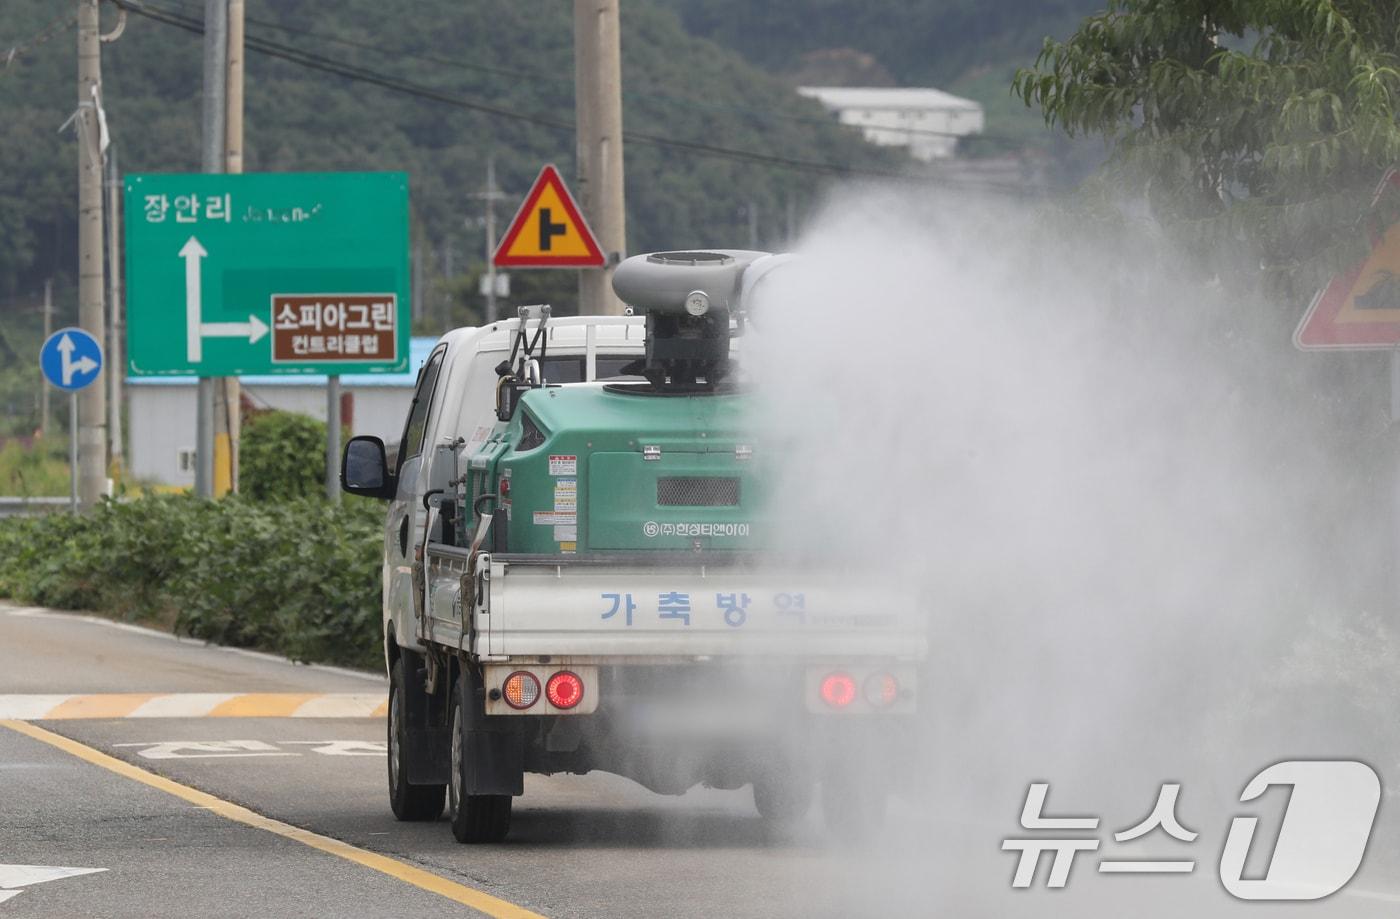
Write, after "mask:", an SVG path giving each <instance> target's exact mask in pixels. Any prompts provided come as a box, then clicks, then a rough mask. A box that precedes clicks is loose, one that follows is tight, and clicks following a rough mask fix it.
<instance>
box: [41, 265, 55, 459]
mask: <svg viewBox="0 0 1400 919" xmlns="http://www.w3.org/2000/svg"><path fill="white" fill-rule="evenodd" d="M52 334H53V278H49V279H47V280H46V281H44V341H48V340H49V336H50V335H52ZM39 436H40V437H43V438H47V437H48V436H49V381H48V380H47V379H45V378H44V375H43V373H40V374H39Z"/></svg>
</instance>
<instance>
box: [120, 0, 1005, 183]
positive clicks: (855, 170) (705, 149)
mask: <svg viewBox="0 0 1400 919" xmlns="http://www.w3.org/2000/svg"><path fill="white" fill-rule="evenodd" d="M111 2H113V3H114V4H116V5H117V6H118V7H120V8H122V9H125V10H129V11H130V12H133V13H136V14H137V15H140V16H144V17H146V18H148V19H152V20H154V21H156V22H160V23H163V24H165V25H169V26H173V27H175V28H179V29H182V30H184V31H187V32H190V33H193V34H203V31H204V23H203V22H202V21H201V20H197V19H194V18H192V17H188V16H184V15H182V14H180V13H177V12H173V11H169V10H161V9H158V8H156V7H152V6H148V5H147V4H145V3H143V2H141V0H111ZM245 43H246V45H247V47H248V49H249V50H252V51H256V52H258V53H259V54H262V55H265V56H268V57H273V58H277V59H280V60H284V61H287V62H289V63H292V64H296V65H298V66H301V67H306V68H309V69H311V70H317V71H321V72H323V73H329V74H332V75H335V76H340V77H344V78H346V79H350V80H355V81H358V82H362V83H368V84H371V85H375V86H379V87H381V88H384V89H388V90H390V91H393V92H399V93H402V94H404V95H409V96H415V97H418V98H421V99H426V100H429V101H433V102H438V103H441V104H443V105H450V106H453V107H456V108H461V109H465V110H468V111H475V112H479V113H482V114H486V115H491V116H494V117H497V118H504V119H507V120H513V121H519V122H524V123H528V124H534V125H539V126H542V127H549V128H554V129H556V130H559V131H567V132H570V133H572V132H573V131H574V130H575V124H574V122H573V121H572V120H568V119H562V118H555V117H552V116H548V115H532V114H528V113H525V112H520V111H516V110H514V109H508V108H504V107H501V106H498V105H492V104H490V103H486V102H481V101H478V100H474V99H468V98H465V97H462V96H455V95H452V94H449V93H446V92H443V91H441V90H438V89H435V88H433V87H431V86H425V85H423V84H420V83H414V82H412V81H409V80H405V79H402V78H400V77H395V76H393V75H390V74H385V73H382V72H379V71H375V70H370V69H369V68H366V67H361V66H358V65H354V64H349V63H346V62H344V61H340V60H336V59H334V58H330V57H325V56H322V55H319V54H315V53H313V52H310V51H306V50H304V49H301V48H297V47H295V46H292V45H286V44H282V43H280V42H275V41H272V40H270V39H266V38H260V37H253V36H247V37H246V38H245ZM623 139H624V140H627V141H631V142H633V143H642V144H651V145H653V146H659V147H666V148H669V149H672V150H678V151H682V152H688V153H691V154H695V155H700V156H713V157H719V158H724V159H731V160H736V161H741V162H750V163H755V164H759V165H766V166H772V167H775V168H783V169H789V170H793V171H799V172H811V173H816V174H821V175H838V176H852V177H866V178H882V179H906V180H915V181H932V182H937V183H939V184H942V185H946V186H949V187H961V188H970V189H986V190H996V191H1007V192H1014V193H1021V192H1024V191H1025V189H1023V188H1022V187H1021V186H1019V185H1006V184H1002V183H994V182H960V181H957V180H951V179H945V178H940V177H937V176H929V175H920V174H918V173H911V172H901V171H893V170H879V169H870V168H866V167H859V166H852V165H849V164H844V163H830V162H822V161H816V160H801V159H796V158H794V157H787V156H781V155H779V154H771V153H763V152H760V151H756V150H741V149H736V148H732V147H722V146H719V145H717V144H707V143H702V142H696V141H684V140H677V139H675V138H671V137H665V136H662V135H657V134H650V133H646V132H639V131H624V132H623Z"/></svg>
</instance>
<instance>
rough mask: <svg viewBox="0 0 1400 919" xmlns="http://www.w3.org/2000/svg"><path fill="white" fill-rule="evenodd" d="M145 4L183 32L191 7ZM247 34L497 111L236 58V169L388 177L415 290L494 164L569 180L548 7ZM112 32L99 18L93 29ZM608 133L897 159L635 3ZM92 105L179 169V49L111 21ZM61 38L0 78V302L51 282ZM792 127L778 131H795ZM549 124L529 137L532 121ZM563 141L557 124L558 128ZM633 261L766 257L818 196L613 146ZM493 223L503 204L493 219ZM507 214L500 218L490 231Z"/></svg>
mask: <svg viewBox="0 0 1400 919" xmlns="http://www.w3.org/2000/svg"><path fill="white" fill-rule="evenodd" d="M146 6H147V7H148V8H150V9H153V10H160V11H169V12H172V13H175V14H183V15H186V16H191V17H194V18H196V19H197V18H198V17H199V16H200V13H201V10H202V6H203V4H202V3H199V2H191V0H152V2H150V3H147V4H146ZM65 7H66V5H65V4H56V3H54V2H53V0H7V2H6V4H5V13H4V16H3V18H0V46H3V47H7V48H8V47H10V46H12V45H24V44H25V43H26V41H27V40H29V39H30V38H31V37H32V36H34V35H36V34H38V33H40V32H41V31H42V30H43V29H44V27H45V26H46V25H48V24H49V23H51V22H53V21H54V18H55V16H56V15H58V14H59V13H61V12H63V11H65ZM247 9H248V17H249V23H248V33H249V35H250V37H257V38H264V39H268V40H272V41H275V42H278V43H281V44H283V45H286V46H289V47H291V48H294V49H300V50H304V51H310V52H312V53H314V54H316V55H319V56H322V57H326V58H332V59H334V60H336V61H338V62H343V63H346V64H350V65H354V66H356V67H360V68H365V69H367V70H369V71H372V72H373V73H374V74H376V75H380V76H385V77H390V78H392V79H397V80H404V81H410V82H412V83H414V84H419V85H422V86H426V87H431V88H432V89H433V90H436V91H438V92H440V93H442V94H445V95H448V96H451V97H453V98H455V99H460V100H463V102H464V103H465V104H468V105H470V104H481V105H484V106H489V107H494V108H497V109H502V110H505V111H506V112H509V113H512V114H514V115H517V116H525V117H527V118H538V119H539V120H540V121H542V122H546V123H532V122H530V121H527V120H523V119H520V118H510V117H502V116H500V115H493V114H489V113H486V112H482V111H471V110H468V109H465V108H463V107H461V106H459V105H452V104H445V103H443V102H441V101H430V100H425V99H421V98H416V97H414V96H412V95H406V94H404V93H401V92H395V91H391V90H389V89H386V88H383V87H381V86H376V85H371V84H369V83H366V82H356V81H351V80H347V79H345V78H344V77H341V76H335V75H332V74H328V73H324V72H320V71H318V70H315V69H309V68H307V67H305V66H299V65H297V64H295V63H292V62H289V61H287V60H282V59H278V58H276V57H268V56H266V55H264V54H258V53H250V54H249V55H248V72H247V109H246V110H247V160H246V168H247V169H248V170H249V171H253V170H319V169H404V170H407V171H408V172H409V173H411V175H412V183H413V208H414V222H415V233H416V235H417V236H419V237H420V238H419V240H418V242H419V243H420V246H421V247H422V248H423V249H424V250H425V251H426V250H432V252H433V257H432V262H433V263H432V264H431V265H430V266H429V267H428V270H429V272H430V273H432V272H437V273H441V271H442V268H443V267H445V265H444V264H440V263H445V262H446V260H447V259H446V257H445V256H446V249H447V248H449V247H450V248H452V249H453V250H454V254H455V255H456V256H457V258H456V259H454V261H455V266H454V270H456V269H463V268H465V264H464V263H465V262H467V261H469V260H472V259H476V260H479V259H480V255H479V252H480V250H481V249H482V245H483V243H482V234H481V231H480V229H479V228H477V227H476V226H474V225H470V224H472V223H473V218H475V217H477V216H478V215H479V214H480V211H481V206H480V204H479V203H478V202H477V201H476V200H475V199H473V198H472V197H471V195H472V194H473V193H475V192H478V191H479V190H480V188H481V186H482V184H483V182H484V177H485V163H486V158H487V156H488V155H492V154H494V155H495V157H496V162H497V171H498V177H499V183H500V185H501V186H502V188H503V189H504V190H505V191H506V192H507V193H508V194H510V195H511V196H512V200H513V199H514V197H515V196H519V195H523V193H524V191H525V189H526V186H527V185H528V183H529V181H530V179H531V178H533V176H534V174H535V173H536V172H537V171H538V169H539V167H540V165H541V164H543V163H545V162H549V161H553V162H556V163H558V164H559V165H560V167H561V169H563V171H564V173H565V175H569V174H570V173H571V170H572V166H573V162H572V161H573V145H574V138H573V134H572V131H571V129H570V128H569V127H568V124H569V122H571V120H572V117H573V50H572V17H571V16H570V14H569V13H568V10H567V6H566V5H561V4H560V3H558V2H556V0H471V2H461V0H337V2H335V3H333V4H331V3H325V2H321V0H278V2H276V3H273V2H267V0H249V3H248V5H247ZM113 20H114V16H113V13H112V11H111V9H110V7H108V6H107V5H105V4H104V24H110V23H111V22H112V21H113ZM623 24H624V34H623V59H624V65H623V66H624V74H623V79H624V85H625V87H626V90H627V95H626V101H625V115H624V124H625V127H626V129H627V130H628V131H629V132H631V133H636V134H647V135H654V136H656V137H658V138H662V139H667V140H675V141H682V142H692V143H697V144H701V145H708V146H714V147H723V148H727V149H733V150H738V151H743V152H752V153H758V154H764V155H776V156H778V157H786V158H792V159H800V160H805V161H821V162H829V163H834V164H841V165H850V166H856V167H861V166H866V167H870V166H874V167H878V168H889V167H890V166H891V164H896V165H897V161H896V160H894V158H892V157H890V156H889V155H885V154H882V153H881V152H880V151H875V150H872V149H871V148H869V147H868V146H867V145H866V144H864V143H863V142H862V141H861V140H860V139H859V138H858V137H857V136H855V135H854V133H853V132H850V131H847V130H845V129H841V128H838V127H836V126H834V125H832V124H830V123H829V122H828V121H827V120H826V119H825V117H824V116H823V114H822V112H821V110H820V109H819V108H818V107H817V106H816V105H815V103H810V102H806V101H804V100H801V99H798V98H795V97H794V96H793V94H792V93H791V92H790V91H789V90H788V88H787V87H786V86H784V85H783V84H782V83H781V82H780V81H779V80H777V79H775V78H774V77H773V76H771V75H769V74H767V73H766V72H764V71H761V70H759V69H757V68H755V67H754V66H752V65H750V64H748V63H746V62H745V61H743V60H742V59H741V58H740V57H739V56H738V55H737V54H735V53H733V52H728V51H724V50H721V49H720V48H718V47H717V46H715V45H714V44H712V43H710V42H708V41H704V40H700V39H695V38H691V37H689V36H688V35H687V34H686V33H685V32H684V31H683V29H682V28H681V26H680V24H679V22H678V21H677V19H676V17H675V16H674V14H673V13H671V12H670V11H667V10H664V9H661V8H659V7H657V6H655V5H654V4H652V3H648V2H643V0H636V2H631V3H628V4H627V8H626V12H625V15H624V16H623ZM103 66H104V79H105V86H106V107H107V114H108V118H109V123H110V125H111V131H112V136H113V139H114V142H115V144H116V146H117V151H118V156H119V161H120V164H121V168H122V169H123V170H124V171H156V170H194V169H197V168H198V165H199V133H198V130H199V112H200V74H201V70H200V38H199V36H198V35H195V34H191V33H189V32H187V31H182V30H180V29H179V28H175V27H172V26H171V25H168V24H163V23H159V22H154V21H152V20H150V19H146V18H143V17H140V16H135V15H133V16H130V17H129V20H128V23H127V27H126V31H125V34H123V35H122V37H121V38H120V40H118V41H116V42H114V43H111V44H108V45H104V63H103ZM74 72H75V63H74V39H73V31H72V29H71V28H66V29H63V30H61V31H60V32H59V33H58V34H56V35H55V36H54V38H53V39H51V40H49V41H48V42H46V43H44V44H41V45H39V46H37V47H33V48H30V49H27V50H25V51H24V52H23V53H22V54H20V55H18V56H17V57H16V59H15V60H14V62H13V64H12V65H11V66H10V67H8V68H6V69H4V70H3V71H0V113H2V114H3V117H4V122H5V129H4V135H3V136H4V141H3V144H0V236H3V239H4V245H3V246H0V299H4V300H11V299H13V298H14V297H15V296H17V295H19V294H21V293H22V292H23V293H30V294H32V293H33V292H34V291H35V290H37V287H38V285H39V284H40V283H41V280H42V278H44V277H47V276H49V275H58V276H64V275H67V274H70V273H71V270H72V264H73V257H74V256H73V237H74V201H75V197H76V178H75V164H74V159H73V154H74V146H73V140H72V135H71V133H63V134H60V133H58V130H57V129H58V127H59V125H61V124H62V123H63V121H64V120H65V119H66V118H67V117H68V115H69V113H70V112H71V111H72V110H73V104H74V102H73V93H74V89H73V87H74V82H73V81H74ZM794 116H795V117H794ZM550 121H553V122H557V123H558V124H556V125H553V126H552V125H550V124H548V123H547V122H550ZM559 124H562V125H563V126H562V127H561V126H558V125H559ZM626 166H627V202H628V231H629V232H628V236H629V245H630V247H631V248H632V249H633V250H640V249H645V248H648V247H657V246H673V245H681V246H685V245H698V244H701V243H708V244H711V245H713V244H714V243H716V242H717V241H738V242H744V243H746V242H747V241H748V234H749V230H748V225H749V221H748V217H747V214H746V213H744V209H745V208H747V207H748V206H749V204H750V202H752V203H753V205H754V207H755V210H756V211H757V213H758V215H759V236H760V241H761V242H765V243H777V242H779V241H780V238H781V236H782V233H783V229H784V227H783V222H784V219H785V216H786V213H787V207H788V202H789V201H792V202H793V205H794V207H795V208H797V209H798V211H799V213H800V211H801V209H802V208H803V207H804V206H805V204H806V202H807V201H808V200H809V198H810V196H811V195H812V194H814V193H815V192H816V191H817V190H818V189H819V188H820V186H821V184H822V182H823V181H824V178H823V176H822V175H821V174H820V173H818V172H814V171H810V170H806V169H802V168H796V169H793V168H777V167H773V166H768V165H763V164H758V163H754V162H751V161H748V160H745V159H742V158H738V159H736V158H733V157H732V156H727V155H724V154H715V153H711V152H705V151H697V150H693V149H682V148H677V147H671V146H658V145H656V144H654V143H644V142H640V141H634V142H631V143H629V144H628V146H627V162H626ZM508 209H509V208H502V210H508ZM503 216H504V217H508V216H509V215H508V214H506V215H503Z"/></svg>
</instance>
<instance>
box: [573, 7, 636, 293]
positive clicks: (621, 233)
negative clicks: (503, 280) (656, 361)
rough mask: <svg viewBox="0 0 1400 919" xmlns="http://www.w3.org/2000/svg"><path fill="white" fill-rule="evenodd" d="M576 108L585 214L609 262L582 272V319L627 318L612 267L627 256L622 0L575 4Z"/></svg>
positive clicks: (580, 188) (579, 162) (581, 203)
mask: <svg viewBox="0 0 1400 919" xmlns="http://www.w3.org/2000/svg"><path fill="white" fill-rule="evenodd" d="M574 107H575V109H576V118H577V122H578V189H579V204H580V205H581V206H582V208H583V215H584V217H585V218H586V219H587V220H588V224H589V226H590V227H592V228H593V233H594V235H596V236H597V237H598V245H599V246H601V247H602V249H603V254H604V255H605V256H606V257H607V259H608V266H607V267H606V268H603V269H584V270H582V271H580V272H579V273H578V277H579V281H578V311H579V314H580V315H585V316H586V315H607V316H620V315H622V310H623V305H622V301H621V300H619V299H617V297H616V296H615V295H614V294H613V289H612V272H613V266H615V265H616V264H617V263H618V262H619V261H621V260H622V259H623V257H624V256H626V254H627V224H626V210H625V208H624V205H623V186H622V41H621V35H620V25H619V21H618V0H574Z"/></svg>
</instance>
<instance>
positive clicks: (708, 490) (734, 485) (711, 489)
mask: <svg viewBox="0 0 1400 919" xmlns="http://www.w3.org/2000/svg"><path fill="white" fill-rule="evenodd" d="M656 503H657V504H659V505H660V506H662V507H734V506H736V505H737V504H738V503H739V480H738V479H737V478H735V477H733V476H698V475H673V476H661V477H660V478H658V479H657V480H656Z"/></svg>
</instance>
